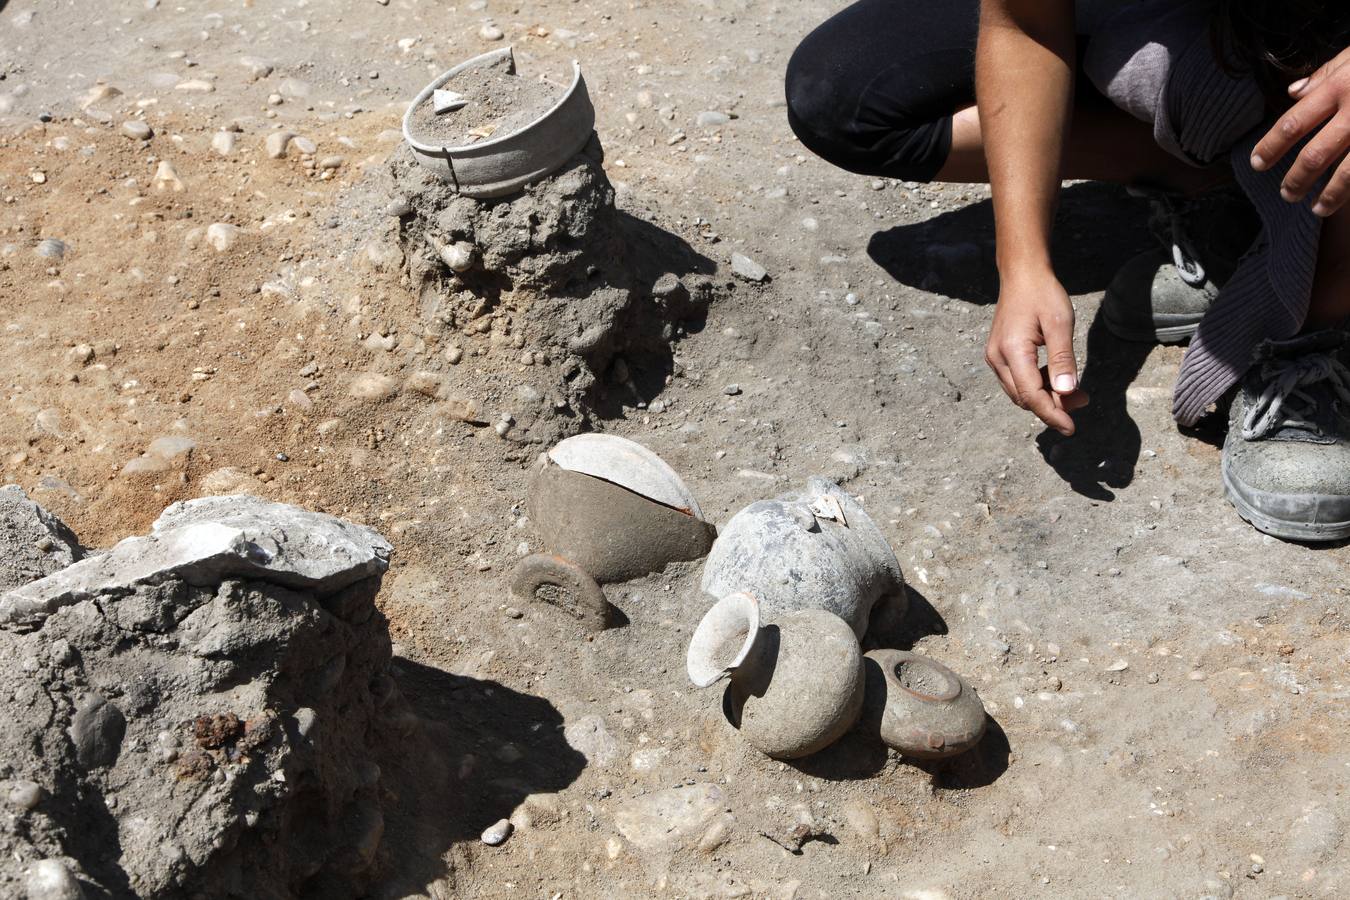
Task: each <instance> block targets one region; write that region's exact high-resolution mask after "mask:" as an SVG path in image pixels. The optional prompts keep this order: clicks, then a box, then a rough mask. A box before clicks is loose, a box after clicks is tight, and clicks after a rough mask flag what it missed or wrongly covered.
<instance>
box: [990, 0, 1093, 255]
mask: <svg viewBox="0 0 1350 900" xmlns="http://www.w3.org/2000/svg"><path fill="white" fill-rule="evenodd" d="M1074 53H1075V46H1074V10H1073V0H982V3H981V14H980V37H979V45H978V48H977V50H976V56H975V95H976V99H977V103H978V106H979V113H980V125H981V128H982V129H983V132H984V140H985V156H986V158H987V160H988V164H989V183H990V185H991V186H992V188H993V194H994V221H995V228H996V232H997V237H998V266H999V272H1000V274H1001V275H1002V276H1003V278H1005V279H1009V278H1015V277H1018V276H1019V275H1022V274H1026V273H1039V274H1044V273H1047V272H1049V271H1050V226H1051V223H1052V221H1053V219H1054V213H1055V201H1056V199H1057V197H1058V195H1059V181H1060V165H1061V160H1062V158H1063V155H1064V141H1065V136H1066V134H1067V133H1068V128H1069V116H1070V111H1071V108H1072V104H1073V80H1074V75H1073V73H1074V65H1075V63H1074Z"/></svg>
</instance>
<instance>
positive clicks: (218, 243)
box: [206, 222, 239, 253]
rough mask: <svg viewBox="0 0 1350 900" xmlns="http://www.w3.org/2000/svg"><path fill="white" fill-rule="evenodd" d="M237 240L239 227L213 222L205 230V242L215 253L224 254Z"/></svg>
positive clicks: (227, 223)
mask: <svg viewBox="0 0 1350 900" xmlns="http://www.w3.org/2000/svg"><path fill="white" fill-rule="evenodd" d="M238 239H239V226H238V225H231V224H230V223H229V222H215V223H213V224H211V225H209V226H207V229H206V242H207V243H208V244H210V245H211V248H212V249H213V250H215V251H216V252H217V253H224V252H225V251H226V250H229V249H230V248H231V247H233V246H234V243H235V241H237V240H238Z"/></svg>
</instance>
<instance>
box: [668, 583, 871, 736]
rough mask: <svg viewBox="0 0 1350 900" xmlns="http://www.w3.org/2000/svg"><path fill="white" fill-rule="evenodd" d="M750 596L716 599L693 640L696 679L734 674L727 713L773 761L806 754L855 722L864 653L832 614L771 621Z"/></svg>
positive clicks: (814, 612)
mask: <svg viewBox="0 0 1350 900" xmlns="http://www.w3.org/2000/svg"><path fill="white" fill-rule="evenodd" d="M757 606H758V604H756V603H754V602H753V598H748V597H747V595H731V596H729V597H725V598H723V599H722V600H720V601H718V603H717V604H715V605H714V606H713V608H712V609H711V610H709V612H708V615H706V616H704V621H703V622H701V623H700V624H699V629H698V631H696V632H695V638H694V640H693V641H692V642H691V644H690V652H689V660H688V664H689V675H690V678H691V679H692V680H693V681H694V683H695V684H700V683H705V684H712V683H714V682H716V681H718V680H720V679H721V678H724V677H729V678H730V683H729V684H728V685H727V688H726V691H725V692H724V693H723V695H722V711H723V713H724V714H725V715H726V717H727V721H729V722H730V723H731V724H732V726H733V727H735V728H736V729H737V730H738V731H739V732H740V733H741V736H742V737H744V738H745V740H746V741H747V742H749V743H750V744H751V745H752V746H754V747H755V748H757V749H758V750H760V751H761V752H763V753H764V754H766V755H768V756H771V757H774V758H775V759H797V758H800V757H803V756H809V755H811V754H812V753H815V752H817V751H819V750H823V749H824V748H825V747H827V746H829V745H830V744H832V743H833V742H834V741H835V740H837V739H838V738H839V737H840V736H842V735H843V734H844V733H845V732H846V731H848V730H849V728H851V727H852V726H853V724H854V723H855V722H856V721H857V720H858V715H859V713H860V712H861V710H862V702H863V667H862V651H861V649H860V648H859V647H858V639H857V638H856V637H854V635H853V631H852V629H850V628H849V627H848V624H847V623H846V622H844V620H843V619H840V618H839V617H838V616H836V615H834V614H833V613H829V612H826V611H824V610H821V609H804V610H798V611H796V612H792V613H788V614H787V615H785V616H783V617H782V618H780V619H779V620H778V621H777V622H776V623H773V624H761V623H760V622H759V620H758V609H757Z"/></svg>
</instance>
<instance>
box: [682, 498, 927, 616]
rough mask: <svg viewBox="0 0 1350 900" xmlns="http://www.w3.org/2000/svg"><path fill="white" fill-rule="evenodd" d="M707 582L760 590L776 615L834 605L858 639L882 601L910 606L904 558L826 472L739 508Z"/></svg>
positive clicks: (709, 589)
mask: <svg viewBox="0 0 1350 900" xmlns="http://www.w3.org/2000/svg"><path fill="white" fill-rule="evenodd" d="M701 587H702V590H703V592H704V593H706V594H710V595H711V596H714V597H725V596H727V595H729V594H734V593H736V592H738V591H745V592H748V593H751V594H754V595H755V597H756V598H758V600H759V603H760V608H761V613H762V615H763V616H764V618H765V619H767V620H769V621H777V620H778V619H779V618H780V617H781V616H782V615H783V614H785V613H788V612H791V611H793V610H799V609H823V610H827V611H829V612H832V613H834V614H835V615H837V616H839V617H840V618H841V619H843V620H844V621H845V622H847V623H848V624H849V627H851V628H852V629H853V633H854V635H855V636H856V637H857V638H859V639H861V638H862V636H863V634H864V633H865V632H866V631H867V622H868V619H869V617H870V616H871V613H872V607H873V605H874V604H876V603H877V602H878V601H880V600H885V601H887V602H890V603H893V604H896V606H897V607H898V609H897V612H898V614H900V615H903V613H904V609H905V605H906V598H905V579H904V576H903V575H902V574H901V572H900V563H899V561H898V560H896V558H895V553H894V552H893V551H892V550H891V548H890V545H889V544H887V543H886V538H885V537H883V536H882V534H881V530H880V529H879V528H877V526H876V523H875V522H873V521H872V519H871V518H870V517H869V516H868V515H867V513H866V512H864V511H863V508H862V507H861V506H860V505H858V503H857V501H856V500H854V499H853V498H852V497H851V496H849V494H848V492H847V491H844V490H843V489H841V488H840V487H839V486H838V485H836V484H834V483H833V482H831V481H828V480H827V479H824V478H812V479H811V480H810V481H809V482H808V483H807V486H806V490H804V491H801V492H798V493H793V494H787V495H784V496H782V497H779V498H777V499H775V500H760V501H758V502H756V503H752V504H750V505H749V506H747V507H745V509H742V510H741V511H740V512H738V513H736V515H735V516H734V517H732V519H731V521H730V522H728V523H727V525H726V527H725V528H724V529H723V530H722V533H721V534H720V535H719V536H718V538H717V542H716V543H715V544H713V548H712V552H711V553H709V555H708V561H707V563H706V564H705V565H704V567H703V581H702V585H701Z"/></svg>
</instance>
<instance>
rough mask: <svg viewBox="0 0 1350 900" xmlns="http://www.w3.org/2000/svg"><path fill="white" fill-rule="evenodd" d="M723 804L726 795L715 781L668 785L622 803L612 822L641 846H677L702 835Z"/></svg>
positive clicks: (674, 847)
mask: <svg viewBox="0 0 1350 900" xmlns="http://www.w3.org/2000/svg"><path fill="white" fill-rule="evenodd" d="M725 807H726V797H725V795H724V794H723V793H722V789H721V788H720V787H718V786H717V785H715V784H696V785H692V786H690V787H681V788H668V789H666V790H663V791H655V792H653V793H650V794H646V795H644V796H641V797H637V798H634V799H632V800H629V801H628V802H627V803H625V804H623V805H622V806H621V807H619V809H618V810H617V811H616V812H615V813H614V825H615V827H617V828H618V829H619V833H620V834H622V835H623V836H624V838H626V839H627V840H628V841H629V842H630V843H632V844H633V845H635V846H637V847H639V848H641V849H643V850H660V851H669V850H677V849H679V848H680V847H682V846H684V845H686V844H688V843H691V842H693V841H695V840H696V839H697V838H698V837H699V836H700V835H702V834H703V833H704V831H705V830H706V829H707V828H708V826H709V825H710V824H711V823H712V821H713V820H714V819H715V818H716V817H717V815H718V813H719V812H721V810H722V809H724V808H725Z"/></svg>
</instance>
